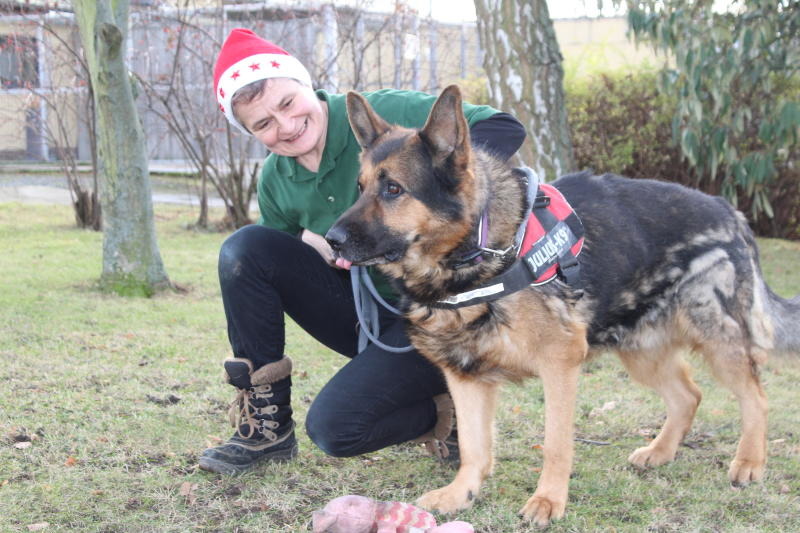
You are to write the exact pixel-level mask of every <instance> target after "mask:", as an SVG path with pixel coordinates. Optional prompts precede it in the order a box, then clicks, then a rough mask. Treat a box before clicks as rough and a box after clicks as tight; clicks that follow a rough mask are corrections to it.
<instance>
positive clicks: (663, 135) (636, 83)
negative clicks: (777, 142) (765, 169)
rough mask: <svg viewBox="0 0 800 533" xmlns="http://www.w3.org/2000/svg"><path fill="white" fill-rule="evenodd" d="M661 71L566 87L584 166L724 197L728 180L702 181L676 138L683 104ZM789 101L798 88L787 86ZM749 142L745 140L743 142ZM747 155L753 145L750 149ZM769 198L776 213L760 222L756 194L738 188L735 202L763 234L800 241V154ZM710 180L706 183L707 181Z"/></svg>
mask: <svg viewBox="0 0 800 533" xmlns="http://www.w3.org/2000/svg"><path fill="white" fill-rule="evenodd" d="M657 77H658V73H657V72H656V71H655V70H652V69H644V70H641V71H639V72H617V73H597V74H593V75H590V76H584V77H580V78H577V77H572V78H570V79H568V80H567V82H566V87H565V89H566V93H567V107H568V115H569V122H570V129H571V134H572V144H573V148H574V151H575V162H576V165H577V167H578V168H589V169H592V170H593V171H595V172H597V173H603V172H613V173H617V174H622V175H625V176H629V177H632V178H654V179H660V180H664V181H672V182H676V183H680V184H683V185H687V186H690V187H694V188H699V189H700V190H703V191H704V192H707V193H709V194H714V195H719V194H721V192H722V191H721V190H720V188H721V187H720V184H721V182H722V180H721V179H719V177H718V179H715V180H712V179H709V176H699V175H698V174H697V171H696V170H693V169H692V167H691V166H690V165H689V163H688V161H686V160H685V159H684V158H683V156H682V155H681V150H680V147H678V146H677V145H676V144H675V143H674V141H673V129H672V128H673V123H672V122H673V116H674V115H675V110H676V105H677V103H676V102H675V101H674V100H673V99H670V98H668V97H667V96H664V95H662V94H659V92H658V90H657V86H658V84H657ZM784 91H785V94H786V96H787V97H792V96H793V95H795V96H796V94H797V92H798V88H797V87H788V86H787V87H785V88H784ZM743 142H744V141H743ZM736 148H741V149H742V150H744V149H745V148H746V147H745V146H744V145H743V146H741V147H736ZM779 165H780V166H779V168H778V169H777V170H778V177H777V179H776V180H775V181H774V182H772V183H770V185H769V191H768V197H769V200H770V203H771V205H772V210H773V213H774V216H773V217H772V218H768V217H765V216H761V217H759V218H758V219H757V220H756V219H753V217H752V213H753V212H754V211H755V210H753V209H751V205H750V202H752V199H751V196H750V195H749V194H747V192H748V191H746V190H740V191H737V198H735V199H734V200H735V203H736V205H737V207H738V208H739V209H740V210H742V211H743V212H744V213H745V214H746V215H747V216H748V217H750V223H751V225H752V226H753V228H754V229H755V231H756V232H757V233H758V234H759V235H765V236H773V237H783V238H792V239H800V171H799V170H798V168H797V166H798V161H797V152H796V150H795V151H793V152H787V153H786V154H785V157H784V158H782V160H781V162H780V163H779ZM701 178H705V179H701Z"/></svg>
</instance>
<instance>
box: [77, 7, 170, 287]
mask: <svg viewBox="0 0 800 533" xmlns="http://www.w3.org/2000/svg"><path fill="white" fill-rule="evenodd" d="M73 5H74V9H75V15H76V19H77V22H78V28H79V30H80V35H81V41H82V43H83V48H84V53H85V55H86V63H87V65H88V70H89V74H90V77H91V80H92V87H93V88H94V102H95V109H96V110H97V134H98V137H97V140H98V142H97V148H98V155H99V157H98V161H99V163H100V170H101V175H102V180H101V190H100V192H101V197H102V202H103V208H104V213H105V217H106V219H105V224H104V226H105V227H104V231H103V272H102V276H101V283H102V284H103V285H104V286H105V287H107V288H108V289H110V290H113V291H115V292H118V293H121V294H131V295H147V296H149V295H151V294H152V293H153V292H155V291H156V290H159V289H162V288H166V287H169V286H170V282H169V278H168V277H167V273H166V271H165V270H164V265H163V263H162V261H161V254H160V252H159V250H158V244H157V243H156V234H155V225H154V222H153V202H152V197H151V192H150V177H149V173H148V162H147V155H146V150H145V142H144V133H143V131H142V127H141V124H140V122H139V116H138V114H137V112H136V106H135V104H134V99H133V89H132V87H131V80H130V78H129V75H128V68H127V65H126V64H125V47H126V34H127V31H128V14H129V4H128V0H114V1H112V0H97V1H95V0H75V1H74V2H73Z"/></svg>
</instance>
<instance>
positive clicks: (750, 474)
mask: <svg viewBox="0 0 800 533" xmlns="http://www.w3.org/2000/svg"><path fill="white" fill-rule="evenodd" d="M764 466H765V464H764V461H750V460H746V459H734V460H733V461H731V467H730V468H729V469H728V479H730V480H731V484H732V485H733V486H735V487H743V486H745V485H747V484H749V483H750V482H751V481H761V478H762V477H764Z"/></svg>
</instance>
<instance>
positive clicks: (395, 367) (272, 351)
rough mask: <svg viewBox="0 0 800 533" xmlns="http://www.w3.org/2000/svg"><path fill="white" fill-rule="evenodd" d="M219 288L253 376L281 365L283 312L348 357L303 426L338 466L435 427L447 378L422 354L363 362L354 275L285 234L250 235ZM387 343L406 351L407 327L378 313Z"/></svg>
mask: <svg viewBox="0 0 800 533" xmlns="http://www.w3.org/2000/svg"><path fill="white" fill-rule="evenodd" d="M219 279H220V286H221V288H222V301H223V304H224V306H225V316H226V318H227V320H228V338H229V339H230V343H231V347H232V348H233V353H234V355H235V356H236V357H243V358H246V359H250V360H251V361H252V362H253V365H254V367H255V368H259V367H261V366H263V365H265V364H267V363H270V362H273V361H277V360H279V359H280V358H281V357H283V354H284V344H285V327H284V312H285V313H287V314H288V315H289V316H290V317H292V319H293V320H294V321H295V322H296V323H297V324H298V325H300V327H302V328H303V329H304V330H305V331H306V332H308V333H309V334H311V335H312V336H313V337H314V338H316V339H317V340H318V341H320V342H321V343H322V344H324V345H326V346H328V347H329V348H331V349H332V350H335V351H337V352H339V353H340V354H342V355H344V356H346V357H349V358H350V361H349V362H348V363H347V364H346V365H345V366H344V367H343V368H342V369H341V370H340V371H339V372H338V373H337V374H336V375H335V376H333V378H332V379H331V380H330V381H329V382H328V383H327V385H325V387H323V389H322V390H321V391H320V392H319V394H318V395H317V397H316V399H315V400H314V402H313V403H312V405H311V407H310V408H309V412H308V416H307V418H306V431H307V433H308V436H309V437H310V438H311V440H312V441H314V442H315V443H316V444H317V446H319V447H320V448H321V449H322V450H323V451H325V452H326V453H328V454H330V455H334V456H338V457H350V456H353V455H358V454H362V453H368V452H373V451H375V450H379V449H381V448H384V447H386V446H389V445H392V444H398V443H401V442H406V441H408V440H411V439H413V438H416V437H418V436H420V435H422V434H423V433H425V432H427V431H428V430H430V429H431V428H432V427H433V426H434V424H435V422H436V409H435V405H434V403H433V400H432V397H433V396H435V395H437V394H441V393H443V392H445V391H446V390H447V386H446V385H445V382H444V377H443V376H442V374H441V372H440V371H439V370H438V369H437V368H436V367H435V366H433V365H432V364H430V363H429V362H428V361H427V360H426V359H425V358H423V357H422V356H421V355H420V354H418V353H417V352H416V351H412V352H408V353H402V354H395V353H389V352H386V351H384V350H381V349H379V348H376V347H375V346H374V345H372V344H370V345H369V346H368V347H367V348H366V349H365V350H364V351H362V352H361V353H358V354H357V353H356V351H357V348H356V345H357V340H358V332H357V329H356V325H357V323H358V319H357V318H356V313H355V308H354V305H353V295H352V292H351V285H350V274H349V272H347V271H343V270H338V269H335V268H332V267H330V266H328V265H327V264H326V263H325V261H323V259H322V258H321V257H320V255H319V254H318V253H317V251H316V250H314V249H313V248H312V247H311V246H309V245H307V244H305V243H304V242H302V241H301V240H300V239H298V238H295V237H293V236H291V235H289V234H287V233H284V232H281V231H276V230H272V229H269V228H266V227H264V226H260V225H252V226H246V227H244V228H241V229H240V230H238V231H236V232H235V233H233V234H232V235H231V236H230V237H228V239H227V240H226V241H225V243H224V244H223V245H222V249H221V251H220V257H219ZM381 341H382V342H384V343H385V344H388V345H390V346H406V345H408V344H409V341H408V337H407V336H406V334H405V330H404V324H403V320H402V319H401V318H399V317H396V316H393V315H391V314H390V313H389V312H383V313H382V314H381ZM290 355H291V354H290Z"/></svg>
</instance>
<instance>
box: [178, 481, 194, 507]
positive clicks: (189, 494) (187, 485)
mask: <svg viewBox="0 0 800 533" xmlns="http://www.w3.org/2000/svg"><path fill="white" fill-rule="evenodd" d="M195 489H197V483H192V482H191V481H184V482H183V483H181V488H180V490H179V491H178V492H179V494H180V495H181V496H183V497H184V499H185V500H186V503H187V504H188V505H194V503H195V502H196V501H197V495H196V494H195V493H194V491H195Z"/></svg>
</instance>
